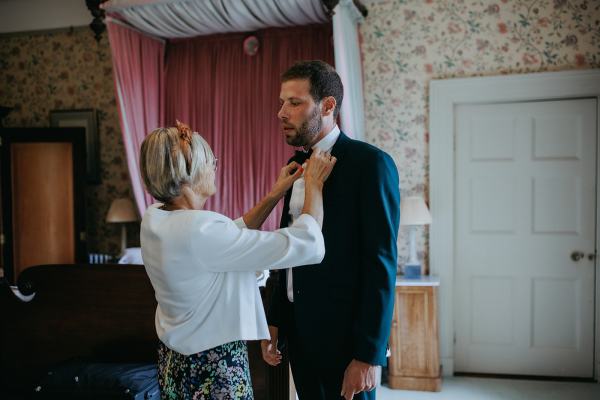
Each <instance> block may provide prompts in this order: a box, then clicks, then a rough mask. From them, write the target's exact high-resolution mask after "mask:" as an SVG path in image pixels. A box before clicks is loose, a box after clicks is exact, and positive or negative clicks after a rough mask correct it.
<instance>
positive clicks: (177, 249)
mask: <svg viewBox="0 0 600 400" xmlns="http://www.w3.org/2000/svg"><path fill="white" fill-rule="evenodd" d="M161 205H162V204H155V205H153V206H151V207H149V208H148V209H147V210H146V212H145V213H144V216H143V218H142V226H141V232H140V241H141V246H142V258H143V260H144V265H145V267H146V272H147V273H148V276H149V277H150V281H151V282H152V286H153V287H154V291H155V293H156V300H157V302H158V307H157V309H156V318H155V324H156V332H157V334H158V337H159V339H160V340H161V341H162V342H163V343H164V344H165V345H166V346H167V347H169V348H170V349H172V350H175V351H177V352H179V353H181V354H184V355H190V354H194V353H198V352H201V351H204V350H208V349H211V348H213V347H216V346H219V345H222V344H225V343H228V342H232V341H236V340H258V339H268V338H269V331H268V327H267V322H266V318H265V314H264V310H263V304H262V300H261V297H260V292H259V290H258V285H257V284H256V275H255V271H259V270H264V269H280V268H287V267H289V266H291V265H294V266H299V265H307V264H318V263H320V262H321V261H322V260H323V257H324V256H325V244H324V241H323V234H322V233H321V229H320V227H319V225H318V223H317V221H315V219H314V218H313V217H312V216H310V215H308V214H302V215H301V216H300V217H299V218H298V219H296V221H295V222H294V224H293V225H292V226H290V227H288V228H285V229H279V230H276V231H274V232H263V231H259V230H253V229H247V228H246V226H245V224H244V221H243V220H242V218H239V219H237V220H236V221H232V220H231V219H229V218H227V217H226V216H224V215H221V214H218V213H215V212H211V211H204V210H176V211H163V210H161V209H159V207H160V206H161Z"/></svg>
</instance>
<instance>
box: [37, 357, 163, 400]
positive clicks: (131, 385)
mask: <svg viewBox="0 0 600 400" xmlns="http://www.w3.org/2000/svg"><path fill="white" fill-rule="evenodd" d="M157 373H158V370H157V367H156V364H119V363H88V362H82V361H68V362H66V363H64V364H60V365H57V366H56V367H54V368H51V369H50V370H49V371H48V373H47V374H46V376H45V377H43V379H41V380H40V383H39V384H38V385H36V387H35V388H34V393H35V395H34V398H36V399H46V398H47V399H55V398H60V399H107V400H108V399H135V400H144V399H159V398H160V391H159V389H158V376H157Z"/></svg>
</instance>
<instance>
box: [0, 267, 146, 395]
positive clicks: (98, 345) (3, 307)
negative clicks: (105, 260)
mask: <svg viewBox="0 0 600 400" xmlns="http://www.w3.org/2000/svg"><path fill="white" fill-rule="evenodd" d="M17 283H18V287H19V290H20V292H21V293H22V294H24V295H28V294H32V293H35V296H34V298H33V299H32V300H31V301H29V302H23V301H21V300H20V299H18V298H17V297H16V296H15V295H14V294H13V292H12V290H11V289H10V287H9V286H8V284H7V283H6V282H4V283H2V284H1V285H0V313H1V314H0V315H1V320H2V324H1V327H0V383H1V387H2V388H6V387H7V386H10V387H13V388H17V387H31V386H30V385H31V384H32V383H33V382H34V380H35V378H37V377H40V376H41V374H43V373H44V372H45V370H46V368H47V367H48V366H50V365H53V364H56V363H58V362H61V361H63V360H68V359H72V358H77V357H79V358H89V359H91V360H95V361H106V362H156V344H157V341H158V338H157V337H156V331H155V329H154V313H155V311H156V300H155V298H154V290H153V289H152V286H151V284H150V280H149V279H148V276H147V275H146V272H145V270H144V267H143V266H142V265H42V266H36V267H31V268H28V269H26V270H25V271H24V272H23V273H21V275H20V276H19V280H18V282H17Z"/></svg>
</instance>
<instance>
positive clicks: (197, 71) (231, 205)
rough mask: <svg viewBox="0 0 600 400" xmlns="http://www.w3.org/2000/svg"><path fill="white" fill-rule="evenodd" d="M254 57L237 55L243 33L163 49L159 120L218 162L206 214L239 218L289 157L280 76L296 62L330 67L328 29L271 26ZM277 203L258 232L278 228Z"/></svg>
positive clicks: (186, 41)
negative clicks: (184, 128) (192, 135)
mask: <svg viewBox="0 0 600 400" xmlns="http://www.w3.org/2000/svg"><path fill="white" fill-rule="evenodd" d="M256 35H257V36H258V38H259V40H260V49H259V51H258V54H257V55H255V56H252V57H251V56H247V55H246V54H245V53H244V51H243V47H242V44H243V41H244V39H245V38H246V37H247V36H248V34H224V35H214V36H208V37H207V36H204V37H198V38H194V39H187V40H181V41H175V42H173V43H170V44H169V47H168V52H167V53H168V57H167V63H166V77H165V118H166V119H165V121H166V124H167V125H173V124H174V123H175V119H179V120H181V121H184V122H187V123H188V124H189V125H190V126H191V127H192V129H193V130H195V131H198V132H199V133H200V134H201V135H202V136H203V137H204V138H205V139H206V140H207V141H208V142H209V144H210V145H211V147H212V149H213V151H214V153H215V156H216V157H217V158H218V159H219V169H218V170H217V187H218V190H217V194H216V195H215V196H214V197H213V198H211V200H209V202H208V204H207V209H210V210H213V211H217V212H220V213H222V214H225V215H227V216H229V217H231V218H237V217H239V216H241V215H242V214H243V213H244V212H245V211H247V210H249V209H250V208H251V207H252V206H253V205H254V204H255V203H256V202H257V201H258V200H260V199H261V198H262V197H263V196H264V195H265V194H267V192H268V191H269V190H270V188H271V187H272V185H273V183H274V182H275V179H276V178H277V175H278V173H279V170H280V169H281V167H282V166H283V165H284V164H285V163H286V162H287V160H288V159H289V157H290V156H291V154H292V150H293V149H292V148H290V147H289V146H288V145H287V144H286V143H285V141H284V138H283V136H282V134H281V133H280V128H279V122H278V120H277V111H278V109H279V91H280V87H281V81H280V76H281V73H283V72H284V71H285V70H286V69H287V68H288V67H289V66H291V65H292V64H293V63H294V62H295V61H298V60H307V59H321V60H324V61H326V62H328V63H330V64H332V65H333V63H334V55H333V41H332V29H331V25H330V24H326V25H310V26H304V27H294V28H271V29H266V30H263V31H260V32H259V33H257V34H256ZM281 207H282V205H281V203H280V204H279V206H278V209H277V212H275V213H272V214H271V216H270V217H269V219H268V220H267V221H266V223H265V225H264V226H263V229H268V230H272V229H275V228H276V227H277V225H278V218H279V215H280V211H281Z"/></svg>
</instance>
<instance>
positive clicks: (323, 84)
mask: <svg viewBox="0 0 600 400" xmlns="http://www.w3.org/2000/svg"><path fill="white" fill-rule="evenodd" d="M293 79H308V82H309V83H310V95H311V96H312V98H313V100H314V101H315V103H318V102H320V101H321V100H323V98H325V97H329V96H332V97H334V98H335V102H336V106H335V110H334V111H333V118H334V119H336V118H337V116H338V114H339V112H340V107H341V106H342V100H343V99H344V85H342V80H341V79H340V76H339V75H338V73H337V72H336V71H335V69H334V68H333V67H332V66H331V65H329V64H327V63H326V62H324V61H321V60H312V61H298V62H297V63H295V64H294V65H292V66H291V67H290V68H289V69H288V70H287V71H285V72H284V73H283V75H281V82H287V81H291V80H293Z"/></svg>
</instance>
